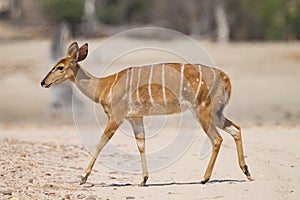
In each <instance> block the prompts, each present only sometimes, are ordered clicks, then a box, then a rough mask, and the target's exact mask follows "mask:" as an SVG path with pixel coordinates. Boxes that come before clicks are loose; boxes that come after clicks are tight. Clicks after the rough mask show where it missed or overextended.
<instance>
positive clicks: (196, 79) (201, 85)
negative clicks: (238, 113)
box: [41, 42, 254, 186]
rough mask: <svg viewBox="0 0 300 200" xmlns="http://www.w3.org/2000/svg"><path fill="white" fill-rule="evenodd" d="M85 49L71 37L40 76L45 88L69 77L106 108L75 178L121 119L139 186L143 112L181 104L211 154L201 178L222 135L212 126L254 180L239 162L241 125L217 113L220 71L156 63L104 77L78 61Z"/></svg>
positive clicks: (222, 96) (225, 89)
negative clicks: (135, 158)
mask: <svg viewBox="0 0 300 200" xmlns="http://www.w3.org/2000/svg"><path fill="white" fill-rule="evenodd" d="M87 54H88V44H87V43H85V44H84V45H82V46H81V47H80V48H79V46H78V44H77V42H73V43H72V44H71V45H70V46H69V48H68V49H67V56H66V57H65V58H63V59H61V60H59V61H58V62H57V64H56V65H55V66H54V67H53V69H52V70H51V71H50V72H49V73H48V74H47V75H46V77H45V78H44V79H43V81H42V82H41V86H42V87H44V88H49V87H50V86H52V85H59V84H60V83H62V82H64V81H66V80H70V81H71V82H73V83H74V84H75V85H76V87H77V88H78V89H79V90H80V91H81V92H82V93H83V94H84V95H85V96H87V97H88V98H89V99H91V100H92V101H94V102H96V103H98V104H101V105H102V106H103V108H104V111H105V113H106V114H107V117H108V122H107V125H106V128H105V130H104V132H103V134H102V136H101V138H100V141H99V142H98V143H97V146H96V151H95V153H94V155H93V157H92V159H91V161H90V163H89V165H88V167H87V168H86V170H85V173H84V175H83V176H82V178H81V182H80V184H84V183H86V181H87V178H88V176H89V175H90V174H91V171H92V168H93V166H94V164H95V161H96V159H97V157H98V155H99V153H100V151H101V150H102V149H103V147H104V146H105V145H106V144H107V142H108V141H109V140H110V139H111V137H112V136H113V135H114V133H115V132H116V130H117V129H118V127H119V126H120V125H121V124H122V122H123V121H124V120H128V121H129V122H130V124H131V126H132V129H133V132H134V135H135V139H136V142H137V146H138V150H139V153H140V158H141V163H142V182H141V184H140V185H141V186H145V184H146V181H147V180H148V168H147V163H146V155H145V130H144V124H143V117H144V116H150V115H169V114H175V113H181V112H184V111H186V110H191V111H192V113H193V114H194V116H195V118H196V119H197V121H198V122H199V123H200V125H201V126H202V128H203V130H204V132H205V133H206V134H207V136H208V137H209V139H210V141H211V143H212V151H211V157H210V160H209V163H208V166H207V169H206V171H205V174H204V176H203V179H202V180H201V183H202V184H205V183H206V182H207V181H208V180H209V179H210V177H211V175H212V171H213V167H214V164H215V161H216V158H217V155H218V152H219V149H220V147H221V144H222V141H223V139H222V137H221V136H220V134H219V132H218V130H217V128H219V129H221V130H224V131H225V132H227V133H229V134H230V135H231V136H232V137H233V139H234V141H235V144H236V149H237V155H238V162H239V166H240V168H241V170H242V171H243V173H244V174H245V175H246V177H247V178H248V179H249V180H250V181H252V180H254V179H252V178H251V176H250V172H249V170H248V167H247V165H246V163H245V159H244V153H243V147H242V136H241V128H240V126H238V125H237V124H235V123H233V122H231V121H230V120H229V119H227V118H226V117H225V116H224V114H223V110H224V107H225V106H226V104H227V103H228V101H229V98H230V95H231V83H230V79H229V77H228V76H227V75H226V74H225V73H224V72H223V71H221V70H219V69H216V68H212V67H207V66H203V65H200V64H182V63H159V64H153V65H145V66H136V67H130V68H127V69H124V70H122V71H119V72H118V73H115V74H113V75H110V76H108V77H103V78H96V77H94V76H92V75H91V74H90V73H88V72H87V71H86V70H85V69H84V68H83V67H82V66H81V65H80V64H79V62H80V61H82V60H84V59H85V58H86V57H87Z"/></svg>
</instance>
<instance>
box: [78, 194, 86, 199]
mask: <svg viewBox="0 0 300 200" xmlns="http://www.w3.org/2000/svg"><path fill="white" fill-rule="evenodd" d="M77 198H78V199H83V198H85V195H84V194H78V195H77Z"/></svg>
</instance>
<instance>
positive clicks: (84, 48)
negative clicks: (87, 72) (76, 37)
mask: <svg viewBox="0 0 300 200" xmlns="http://www.w3.org/2000/svg"><path fill="white" fill-rule="evenodd" d="M87 55H88V44H87V43H85V44H84V45H82V46H81V47H80V48H79V53H78V58H77V62H80V61H82V60H84V59H85V58H86V57H87Z"/></svg>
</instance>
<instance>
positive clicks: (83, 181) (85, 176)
mask: <svg viewBox="0 0 300 200" xmlns="http://www.w3.org/2000/svg"><path fill="white" fill-rule="evenodd" d="M88 176H89V174H86V175H84V176H82V177H81V181H80V183H79V184H80V185H83V184H85V183H86V181H87V178H88Z"/></svg>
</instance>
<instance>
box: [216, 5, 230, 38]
mask: <svg viewBox="0 0 300 200" xmlns="http://www.w3.org/2000/svg"><path fill="white" fill-rule="evenodd" d="M215 19H216V25H217V41H218V42H228V41H229V34H230V33H229V31H230V30H229V23H228V19H227V14H226V12H225V8H224V1H223V0H217V1H216V4H215Z"/></svg>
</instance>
